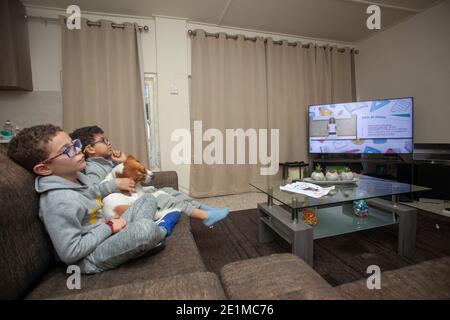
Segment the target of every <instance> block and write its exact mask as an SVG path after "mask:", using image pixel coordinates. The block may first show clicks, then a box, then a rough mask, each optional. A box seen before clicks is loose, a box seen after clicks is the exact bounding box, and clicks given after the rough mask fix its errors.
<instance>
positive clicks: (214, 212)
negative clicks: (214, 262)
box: [70, 126, 228, 226]
mask: <svg viewBox="0 0 450 320" xmlns="http://www.w3.org/2000/svg"><path fill="white" fill-rule="evenodd" d="M70 136H71V137H72V139H80V140H81V142H82V143H83V145H84V146H85V147H84V149H83V152H84V155H85V157H86V163H87V165H86V169H85V173H86V175H87V176H89V177H90V178H91V179H92V181H93V183H100V182H101V181H103V179H105V177H106V175H107V174H108V173H110V172H111V170H112V169H113V168H114V166H115V165H116V164H117V163H121V162H123V161H125V159H126V155H125V154H124V153H122V152H120V151H118V150H113V148H112V145H111V142H110V141H109V139H108V138H106V137H105V134H104V132H103V130H102V129H101V128H100V127H98V126H89V127H83V128H79V129H76V130H75V131H74V132H72V133H71V134H70ZM146 191H148V192H150V193H152V194H154V196H155V197H156V201H157V206H158V210H179V211H182V212H184V213H186V214H187V215H188V216H190V217H192V218H196V219H200V220H203V223H204V224H205V225H206V226H212V225H213V224H214V223H216V222H218V221H220V220H222V219H224V218H225V217H226V216H227V215H228V209H227V208H214V207H210V206H207V205H204V204H201V203H200V202H198V201H195V200H194V199H192V198H191V197H188V196H187V195H185V194H184V193H182V192H179V191H177V190H174V189H173V188H161V189H159V190H158V189H156V188H150V189H149V188H146Z"/></svg>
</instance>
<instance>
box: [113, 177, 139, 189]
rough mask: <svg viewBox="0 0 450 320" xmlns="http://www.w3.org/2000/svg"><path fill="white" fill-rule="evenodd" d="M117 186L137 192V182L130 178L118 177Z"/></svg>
mask: <svg viewBox="0 0 450 320" xmlns="http://www.w3.org/2000/svg"><path fill="white" fill-rule="evenodd" d="M116 186H117V189H119V190H120V191H129V192H133V193H134V192H136V189H135V187H136V183H135V182H134V180H133V179H130V178H116Z"/></svg>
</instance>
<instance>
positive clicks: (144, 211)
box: [8, 124, 180, 273]
mask: <svg viewBox="0 0 450 320" xmlns="http://www.w3.org/2000/svg"><path fill="white" fill-rule="evenodd" d="M81 148H82V145H81V143H80V141H79V140H74V141H72V140H71V139H70V137H69V135H68V134H67V133H66V132H64V131H62V129H61V128H59V127H57V126H54V125H50V124H49V125H39V126H34V127H31V128H25V129H23V130H22V131H20V133H19V134H18V135H17V136H16V137H14V138H13V139H12V140H11V142H10V145H9V149H8V156H9V157H10V158H12V159H13V160H15V161H16V162H18V163H19V164H20V165H22V166H23V167H25V168H26V169H28V170H29V171H31V172H34V173H35V174H37V175H38V177H36V182H35V187H36V191H37V192H38V193H40V200H39V216H40V218H41V220H42V221H43V223H44V225H45V227H46V230H47V232H48V233H49V235H50V238H51V240H52V243H53V246H54V248H55V251H56V254H57V256H58V257H59V259H60V260H62V261H63V262H65V263H66V264H68V265H70V264H76V265H78V266H79V267H80V269H81V272H82V273H97V272H101V271H104V270H108V269H112V268H115V267H117V266H119V265H120V264H122V263H124V262H125V261H127V260H129V259H132V258H136V257H138V256H141V255H143V254H145V253H147V252H149V251H151V250H152V249H153V248H155V247H158V246H160V244H161V242H162V240H163V239H164V238H165V237H166V236H168V235H170V233H171V231H172V228H173V226H174V225H175V224H176V222H177V221H178V219H179V216H180V214H179V213H170V214H168V215H166V216H165V218H164V220H163V221H161V223H159V224H156V223H155V222H154V221H153V217H154V215H155V213H156V200H155V198H154V197H153V196H152V195H151V194H146V195H144V196H142V197H141V198H140V199H138V200H137V201H136V202H135V203H134V204H133V205H132V206H131V207H130V208H129V209H128V210H127V211H126V212H125V213H124V214H123V215H122V217H121V218H117V219H112V220H109V221H105V220H104V218H103V215H102V213H101V208H102V201H101V199H102V198H103V197H105V196H106V195H108V194H110V193H111V192H114V191H118V190H128V191H129V190H130V189H131V188H132V186H133V183H134V182H133V181H131V179H127V178H124V179H115V180H112V181H108V182H105V183H101V184H98V185H93V184H92V183H91V181H90V179H89V178H88V177H87V176H86V175H84V174H82V173H81V172H80V171H82V170H83V169H84V168H85V166H86V163H85V161H84V156H83V154H82V152H81Z"/></svg>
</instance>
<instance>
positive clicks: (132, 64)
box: [61, 19, 149, 166]
mask: <svg viewBox="0 0 450 320" xmlns="http://www.w3.org/2000/svg"><path fill="white" fill-rule="evenodd" d="M61 23H62V24H63V25H62V61H63V105H64V107H63V126H64V129H65V130H66V131H68V132H71V131H73V130H74V129H76V128H79V127H83V126H88V125H98V126H100V127H101V128H102V129H103V130H104V131H105V133H106V135H107V136H108V137H109V138H110V140H111V141H112V143H113V147H114V148H117V149H120V150H122V151H124V152H125V153H127V154H133V155H135V156H136V157H137V158H138V159H140V160H141V161H142V162H143V163H145V164H146V165H147V166H148V161H149V157H148V152H147V138H146V133H145V132H146V131H145V117H144V106H143V92H142V82H141V81H142V80H141V74H140V68H139V55H138V43H137V34H136V28H137V26H136V25H134V24H128V23H126V24H125V27H124V28H123V29H121V28H113V27H112V25H111V22H110V21H101V26H100V27H96V26H88V25H87V23H86V20H85V19H82V21H81V29H80V30H69V29H68V28H67V27H66V26H65V24H64V22H63V21H62V22H61Z"/></svg>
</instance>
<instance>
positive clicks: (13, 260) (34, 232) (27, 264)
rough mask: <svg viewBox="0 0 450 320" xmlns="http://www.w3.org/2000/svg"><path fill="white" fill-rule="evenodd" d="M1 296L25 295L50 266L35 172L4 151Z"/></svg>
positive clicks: (0, 192) (1, 164)
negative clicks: (32, 172) (36, 189)
mask: <svg viewBox="0 0 450 320" xmlns="http://www.w3.org/2000/svg"><path fill="white" fill-rule="evenodd" d="M0 172H1V174H0V203H1V206H0V210H1V212H0V225H1V228H0V257H1V259H0V274H1V277H0V288H1V290H0V299H17V298H20V297H22V296H23V295H24V294H25V293H26V292H27V291H28V290H29V289H30V287H31V286H33V285H34V284H35V283H36V282H37V281H38V280H39V279H40V278H41V277H42V276H43V275H44V274H45V273H46V272H47V271H48V269H49V268H50V265H51V264H52V263H53V261H54V259H53V247H52V245H51V241H50V239H49V237H48V236H47V233H46V231H45V228H44V226H43V224H42V223H41V221H40V219H39V196H38V194H37V193H36V192H35V190H34V175H33V174H31V173H30V172H28V171H27V170H25V169H24V168H22V167H21V166H19V165H18V164H16V163H15V162H14V161H12V160H11V159H9V158H8V157H7V156H6V155H4V154H2V153H0Z"/></svg>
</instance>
